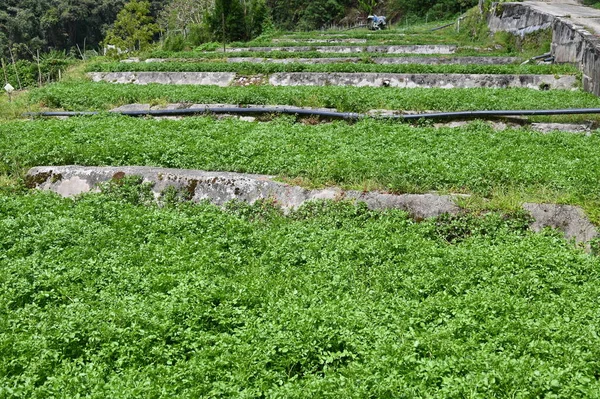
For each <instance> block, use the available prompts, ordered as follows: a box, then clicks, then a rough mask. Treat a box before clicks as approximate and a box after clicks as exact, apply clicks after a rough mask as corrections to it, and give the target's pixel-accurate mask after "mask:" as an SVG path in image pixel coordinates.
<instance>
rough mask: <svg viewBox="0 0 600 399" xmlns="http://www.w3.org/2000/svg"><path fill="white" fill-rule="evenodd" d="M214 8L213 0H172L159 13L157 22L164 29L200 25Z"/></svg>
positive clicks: (184, 28)
mask: <svg viewBox="0 0 600 399" xmlns="http://www.w3.org/2000/svg"><path fill="white" fill-rule="evenodd" d="M214 8H215V0H172V1H171V2H169V3H168V4H167V5H166V6H165V7H164V9H163V10H162V11H161V12H160V14H159V18H158V21H159V24H160V25H161V27H162V28H164V29H165V30H186V29H187V28H189V27H190V25H200V24H202V23H203V22H204V20H205V18H206V16H207V15H209V14H210V13H211V12H212V11H213V9H214Z"/></svg>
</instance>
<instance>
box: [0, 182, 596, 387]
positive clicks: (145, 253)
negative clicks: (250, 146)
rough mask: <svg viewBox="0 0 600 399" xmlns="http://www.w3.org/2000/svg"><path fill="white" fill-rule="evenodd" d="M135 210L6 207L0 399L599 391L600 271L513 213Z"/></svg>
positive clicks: (26, 202) (126, 197) (100, 202)
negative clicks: (438, 215)
mask: <svg viewBox="0 0 600 399" xmlns="http://www.w3.org/2000/svg"><path fill="white" fill-rule="evenodd" d="M144 198H148V196H147V195H144V193H143V190H140V189H136V187H135V186H130V185H124V186H114V187H112V188H110V189H108V190H107V193H106V194H101V195H100V194H93V195H87V196H84V197H82V198H80V199H78V200H76V201H73V200H70V199H60V198H58V197H57V196H54V195H49V194H43V193H31V194H27V195H5V194H1V193H0V216H1V217H0V281H1V282H2V291H1V292H0V304H1V308H2V312H0V325H1V326H2V333H1V334H0V348H2V350H1V351H0V396H2V397H11V398H27V399H32V398H48V397H54V398H74V397H90V398H106V397H110V398H133V397H145V398H154V397H156V398H158V397H170V398H192V397H194V398H198V397H206V398H218V397H246V398H251V397H257V398H258V397H268V398H308V397H336V398H342V397H344V398H369V397H378V398H391V397H411V398H413V397H423V398H424V397H428V398H464V397H520V398H534V397H552V398H583V397H586V398H591V397H597V394H598V392H599V390H600V385H599V382H598V376H599V375H600V364H599V363H598V359H599V358H600V341H599V339H598V325H599V323H600V320H599V313H598V311H597V298H598V297H599V296H600V285H598V280H599V279H600V272H599V271H600V264H599V263H598V259H597V258H593V257H590V256H588V255H585V254H583V253H582V252H580V251H577V250H574V249H572V247H571V246H570V245H569V244H567V243H566V242H565V241H564V240H562V239H561V238H558V236H557V235H555V234H554V233H549V232H547V233H545V234H532V233H529V232H526V228H525V227H526V224H525V223H524V220H523V219H522V218H519V217H514V218H504V217H500V216H499V215H495V214H492V215H489V216H487V217H485V218H484V219H483V220H479V219H473V218H468V217H461V218H457V219H451V218H449V219H445V220H440V221H437V222H435V221H434V222H426V223H421V224H418V223H415V222H413V221H411V220H410V219H408V218H407V216H406V215H405V214H404V213H402V212H397V211H396V212H385V213H376V212H371V211H368V210H366V209H365V208H364V207H358V208H356V207H354V206H352V205H347V204H344V203H341V204H326V203H316V204H311V205H310V206H305V207H303V208H301V209H300V210H298V211H296V212H294V213H292V214H291V215H290V216H289V217H283V216H281V214H280V213H279V212H278V211H277V210H275V209H273V208H270V207H269V206H266V205H258V206H254V207H248V206H244V205H232V206H230V207H229V208H230V209H229V210H228V211H225V212H224V211H221V210H219V209H218V208H216V207H214V206H211V205H206V204H203V205H196V206H193V205H171V206H165V207H157V206H154V205H148V204H147V202H146V201H144ZM456 231H459V232H461V234H460V236H459V237H457V236H456V235H455V234H454V232H456ZM457 238H459V239H457ZM449 240H451V241H452V243H449Z"/></svg>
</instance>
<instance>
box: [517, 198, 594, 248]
mask: <svg viewBox="0 0 600 399" xmlns="http://www.w3.org/2000/svg"><path fill="white" fill-rule="evenodd" d="M523 209H525V210H526V211H527V212H529V213H531V216H533V218H534V219H535V222H534V223H533V225H532V226H531V229H532V230H533V231H535V232H539V231H541V230H542V229H544V228H546V227H552V228H554V229H558V230H560V231H562V232H563V233H565V237H567V238H568V239H574V240H575V241H576V242H577V243H586V242H589V241H591V240H593V239H594V238H596V237H597V236H598V230H597V229H596V226H594V225H593V224H592V223H591V222H590V220H589V219H588V218H587V216H586V215H585V213H584V212H583V210H582V209H581V208H579V207H576V206H571V205H554V204H531V203H529V204H524V205H523Z"/></svg>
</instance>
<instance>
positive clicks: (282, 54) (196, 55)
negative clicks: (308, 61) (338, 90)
mask: <svg viewBox="0 0 600 399" xmlns="http://www.w3.org/2000/svg"><path fill="white" fill-rule="evenodd" d="M415 56H418V57H456V56H478V57H481V56H500V57H510V56H515V57H519V56H520V55H519V54H518V53H513V52H507V51H506V50H485V51H482V50H481V49H473V48H459V49H458V51H457V52H456V54H452V55H447V54H446V55H444V54H379V53H366V52H364V53H321V52H318V51H298V52H296V51H280V50H274V51H240V52H237V51H236V52H233V51H228V52H225V53H223V51H200V50H198V51H166V50H154V51H151V52H147V53H144V54H142V57H141V58H142V59H147V58H186V59H222V58H225V57H263V58H348V57H363V58H365V59H368V58H369V57H392V58H394V57H415Z"/></svg>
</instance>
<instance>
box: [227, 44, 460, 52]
mask: <svg viewBox="0 0 600 399" xmlns="http://www.w3.org/2000/svg"><path fill="white" fill-rule="evenodd" d="M457 50H458V46H455V45H437V44H431V45H402V46H314V47H313V46H292V47H234V48H228V49H227V50H226V52H227V53H241V52H270V51H287V52H307V51H317V52H319V53H345V54H352V53H379V54H454V53H456V51H457ZM221 51H222V50H221Z"/></svg>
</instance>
